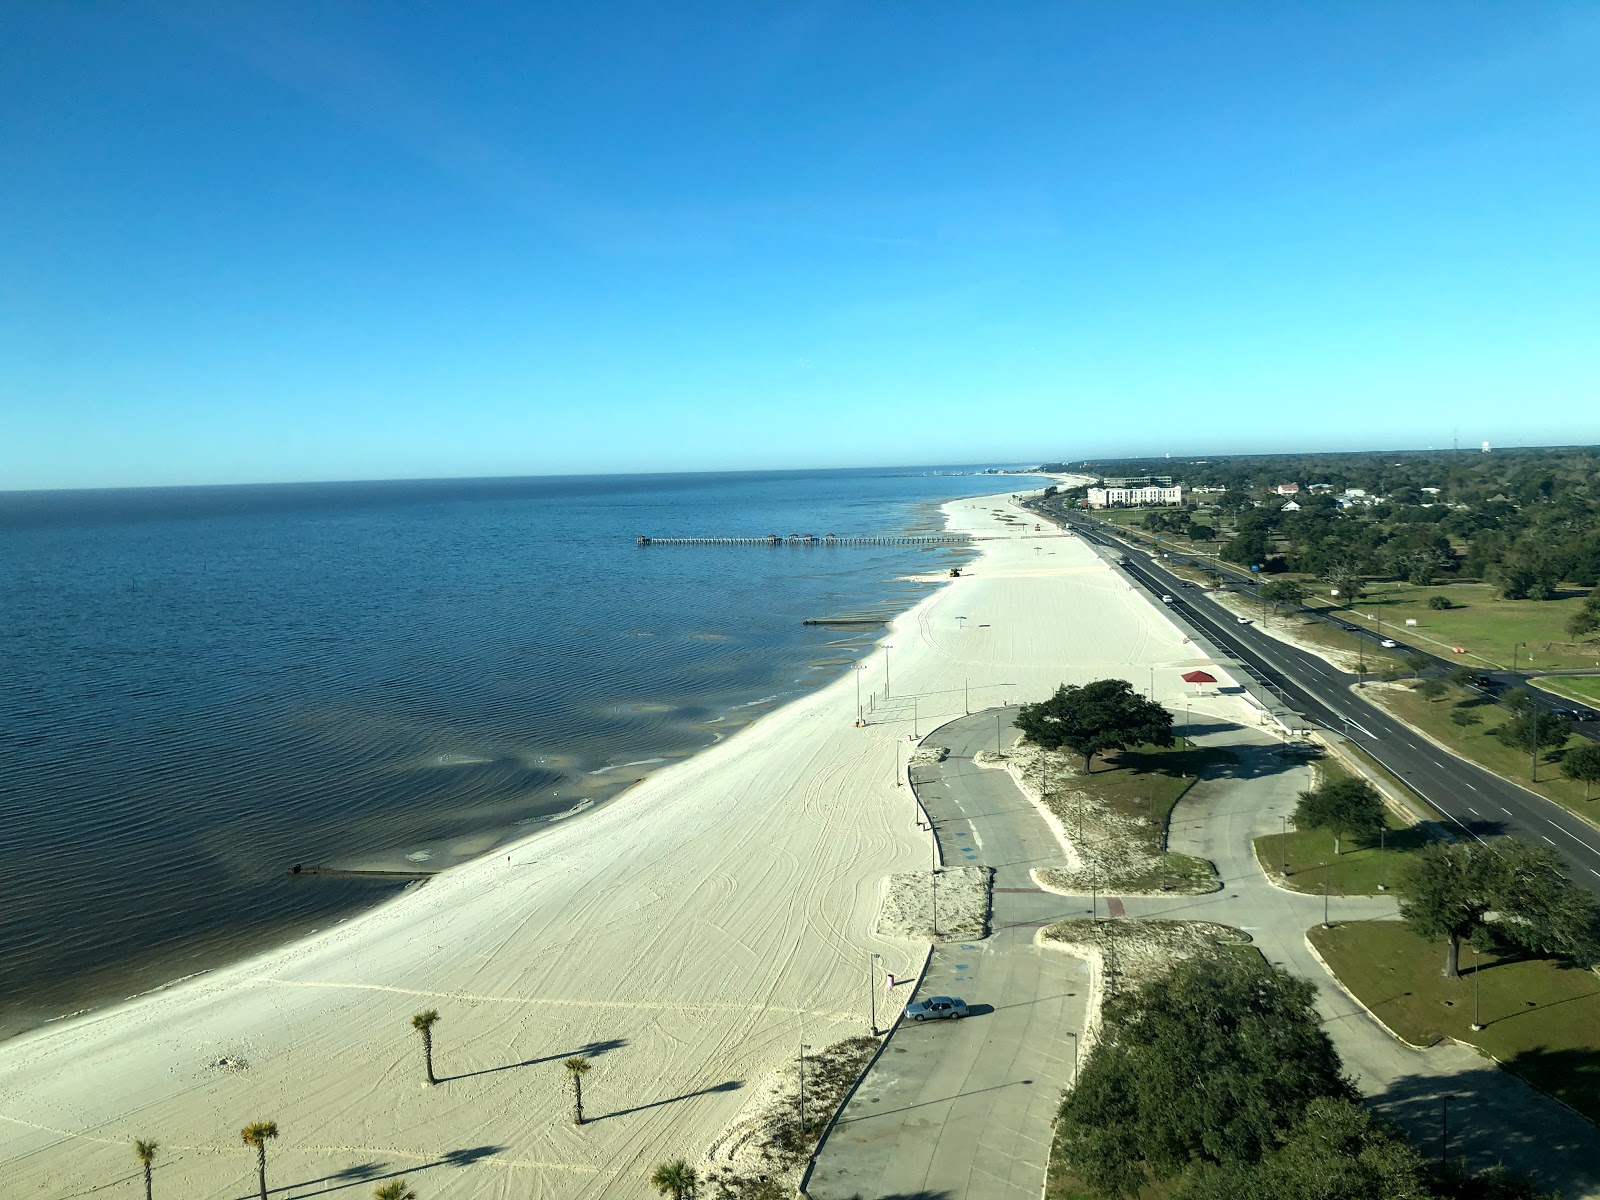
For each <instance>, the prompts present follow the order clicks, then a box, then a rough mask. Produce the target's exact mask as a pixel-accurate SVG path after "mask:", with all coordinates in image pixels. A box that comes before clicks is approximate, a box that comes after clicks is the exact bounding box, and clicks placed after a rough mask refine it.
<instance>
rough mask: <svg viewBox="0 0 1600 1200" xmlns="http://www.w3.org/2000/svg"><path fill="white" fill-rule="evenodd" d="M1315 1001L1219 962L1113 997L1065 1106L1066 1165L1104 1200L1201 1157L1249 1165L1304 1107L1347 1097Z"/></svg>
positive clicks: (1279, 977) (1266, 976) (1288, 980)
mask: <svg viewBox="0 0 1600 1200" xmlns="http://www.w3.org/2000/svg"><path fill="white" fill-rule="evenodd" d="M1314 995H1315V988H1314V987H1313V986H1312V985H1311V983H1309V982H1308V981H1306V980H1303V979H1296V978H1294V977H1293V976H1291V975H1289V974H1287V973H1286V972H1284V971H1282V970H1280V969H1278V968H1273V967H1266V966H1264V965H1263V966H1255V965H1248V964H1246V963H1245V962H1243V961H1242V960H1235V959H1231V958H1225V959H1224V958H1218V959H1201V960H1196V961H1191V962H1188V963H1184V964H1181V965H1180V966H1178V967H1177V968H1175V969H1174V970H1173V971H1172V972H1170V973H1169V974H1167V975H1166V976H1164V977H1162V978H1160V979H1157V980H1155V981H1153V982H1151V983H1148V984H1146V985H1145V986H1144V987H1142V988H1139V989H1138V990H1137V991H1134V992H1131V993H1125V994H1122V995H1118V996H1114V997H1112V998H1111V999H1110V1000H1108V1001H1107V1002H1106V1005H1105V1009H1104V1013H1103V1020H1104V1030H1105V1032H1104V1034H1103V1038H1102V1041H1101V1043H1100V1045H1099V1046H1098V1047H1097V1048H1096V1050H1095V1052H1094V1054H1093V1055H1092V1056H1091V1057H1090V1059H1089V1060H1088V1062H1087V1063H1086V1064H1085V1065H1084V1067H1083V1069H1082V1071H1081V1073H1080V1074H1079V1077H1078V1082H1077V1084H1076V1086H1075V1087H1074V1088H1073V1090H1072V1091H1071V1092H1070V1093H1068V1095H1067V1097H1066V1099H1065V1100H1063V1102H1062V1105H1061V1111H1060V1120H1059V1124H1058V1131H1059V1132H1058V1137H1059V1138H1060V1145H1061V1150H1062V1153H1063V1154H1064V1155H1065V1158H1066V1161H1067V1163H1068V1164H1069V1165H1070V1167H1071V1168H1072V1170H1073V1171H1074V1172H1075V1173H1076V1174H1077V1175H1079V1176H1080V1177H1081V1178H1082V1179H1083V1180H1084V1182H1086V1183H1088V1184H1089V1185H1090V1186H1091V1187H1094V1188H1096V1189H1098V1190H1099V1191H1101V1192H1103V1193H1105V1194H1106V1195H1108V1196H1114V1197H1122V1196H1130V1195H1133V1194H1134V1193H1136V1192H1137V1191H1138V1189H1139V1188H1140V1187H1141V1186H1143V1184H1144V1183H1145V1182H1146V1181H1147V1179H1149V1178H1156V1179H1166V1178H1170V1177H1172V1176H1174V1175H1177V1174H1179V1173H1181V1172H1182V1171H1184V1170H1185V1169H1186V1168H1188V1167H1189V1166H1190V1164H1191V1163H1193V1162H1195V1161H1197V1160H1198V1161H1202V1162H1210V1163H1216V1164H1219V1165H1222V1164H1229V1163H1248V1162H1254V1161H1256V1160H1257V1159H1259V1158H1260V1157H1261V1156H1262V1155H1263V1154H1265V1153H1267V1152H1268V1151H1270V1150H1272V1149H1275V1148H1276V1147H1277V1146H1278V1145H1279V1144H1280V1143H1281V1142H1282V1141H1283V1139H1284V1137H1285V1136H1286V1135H1287V1133H1288V1131H1289V1130H1290V1129H1292V1128H1293V1127H1294V1126H1295V1125H1296V1123H1297V1122H1298V1120H1299V1118H1300V1114H1301V1112H1302V1111H1303V1110H1304V1109H1305V1107H1306V1105H1307V1104H1308V1103H1309V1102H1310V1101H1312V1100H1314V1099H1316V1098H1318V1097H1333V1098H1336V1099H1341V1100H1353V1099H1354V1098H1355V1091H1354V1089H1353V1088H1352V1087H1351V1085H1350V1083H1349V1081H1348V1080H1346V1079H1345V1077H1344V1076H1343V1075H1342V1074H1341V1072H1340V1065H1339V1056H1338V1054H1337V1053H1336V1052H1335V1051H1334V1049H1333V1043H1332V1042H1331V1041H1329V1040H1328V1036H1327V1034H1326V1033H1324V1032H1323V1030H1322V1025H1321V1019H1320V1017H1319V1016H1318V1014H1317V1012H1316V1010H1315V1008H1314V1007H1313V997H1314Z"/></svg>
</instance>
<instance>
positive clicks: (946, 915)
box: [878, 867, 994, 941]
mask: <svg viewBox="0 0 1600 1200" xmlns="http://www.w3.org/2000/svg"><path fill="white" fill-rule="evenodd" d="M993 877H994V871H993V870H992V869H990V868H989V867H951V868H947V869H945V870H943V871H940V872H939V873H938V875H933V874H932V873H930V872H928V871H915V872H911V873H909V874H905V875H891V876H889V878H888V881H887V886H886V887H885V889H884V896H883V908H882V909H881V910H880V911H879V913H878V932H879V933H880V934H882V935H883V936H884V937H903V938H917V939H920V940H934V941H937V940H939V939H941V938H942V939H944V940H947V941H954V940H957V939H964V940H967V941H971V940H974V939H976V938H984V937H988V936H989V885H990V881H991V880H992V879H993ZM935 915H937V917H938V930H937V932H936V931H935V929H934V918H935Z"/></svg>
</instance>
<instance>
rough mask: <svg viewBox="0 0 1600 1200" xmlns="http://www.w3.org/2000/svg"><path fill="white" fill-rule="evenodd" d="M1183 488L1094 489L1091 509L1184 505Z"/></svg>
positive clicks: (1091, 489) (1091, 490) (1091, 493)
mask: <svg viewBox="0 0 1600 1200" xmlns="http://www.w3.org/2000/svg"><path fill="white" fill-rule="evenodd" d="M1182 503H1183V488H1182V487H1181V486H1178V485H1174V486H1172V487H1159V486H1157V487H1092V488H1090V489H1089V507H1090V508H1147V507H1149V506H1151V505H1154V504H1182Z"/></svg>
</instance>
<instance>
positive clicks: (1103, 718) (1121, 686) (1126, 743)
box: [1016, 679, 1173, 771]
mask: <svg viewBox="0 0 1600 1200" xmlns="http://www.w3.org/2000/svg"><path fill="white" fill-rule="evenodd" d="M1016 726H1017V728H1018V729H1020V730H1021V731H1022V736H1023V737H1024V738H1025V739H1026V740H1028V741H1029V742H1031V743H1033V744H1034V745H1035V746H1039V747H1041V748H1043V749H1045V750H1060V749H1062V748H1066V749H1068V750H1071V751H1072V752H1073V753H1074V754H1077V755H1079V756H1080V757H1082V759H1083V769H1084V770H1085V771H1091V770H1093V769H1094V757H1095V755H1097V754H1104V753H1105V752H1106V751H1107V750H1126V749H1128V748H1129V747H1130V746H1142V745H1153V746H1170V745H1172V742H1173V737H1172V714H1171V713H1169V712H1168V711H1167V710H1166V709H1164V708H1162V707H1161V705H1159V704H1156V703H1155V702H1153V701H1151V700H1146V699H1145V698H1144V697H1143V696H1141V695H1139V694H1138V693H1137V692H1135V691H1134V690H1133V688H1132V687H1130V686H1129V685H1128V681H1127V680H1125V679H1097V680H1095V681H1094V682H1093V683H1087V684H1084V685H1083V686H1082V687H1078V686H1075V685H1070V684H1063V685H1062V686H1061V687H1059V688H1057V689H1056V694H1055V695H1054V696H1051V697H1050V698H1049V699H1048V700H1041V701H1039V702H1038V703H1037V704H1024V705H1022V706H1021V707H1020V708H1019V709H1018V710H1017V717H1016Z"/></svg>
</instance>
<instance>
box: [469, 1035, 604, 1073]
mask: <svg viewBox="0 0 1600 1200" xmlns="http://www.w3.org/2000/svg"><path fill="white" fill-rule="evenodd" d="M627 1044H628V1039H627V1038H607V1039H606V1040H605V1041H603V1042H590V1043H589V1044H588V1045H587V1046H579V1047H578V1048H577V1049H576V1050H563V1051H561V1052H560V1053H559V1054H542V1055H540V1056H539V1057H538V1058H525V1059H523V1060H522V1061H521V1062H514V1063H501V1064H500V1065H499V1066H498V1067H484V1068H483V1070H481V1071H463V1072H462V1073H461V1074H459V1075H441V1076H440V1077H439V1082H440V1083H449V1082H451V1081H452V1080H455V1079H472V1078H474V1077H476V1076H478V1075H493V1074H494V1073H495V1072H496V1071H515V1070H517V1069H518V1068H519V1067H536V1066H538V1065H539V1064H540V1063H547V1062H559V1061H561V1060H562V1059H564V1058H572V1057H573V1056H575V1055H582V1056H583V1057H585V1058H593V1057H595V1056H596V1055H598V1054H604V1053H605V1052H606V1051H607V1050H620V1049H622V1047H624V1046H626V1045H627Z"/></svg>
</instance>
